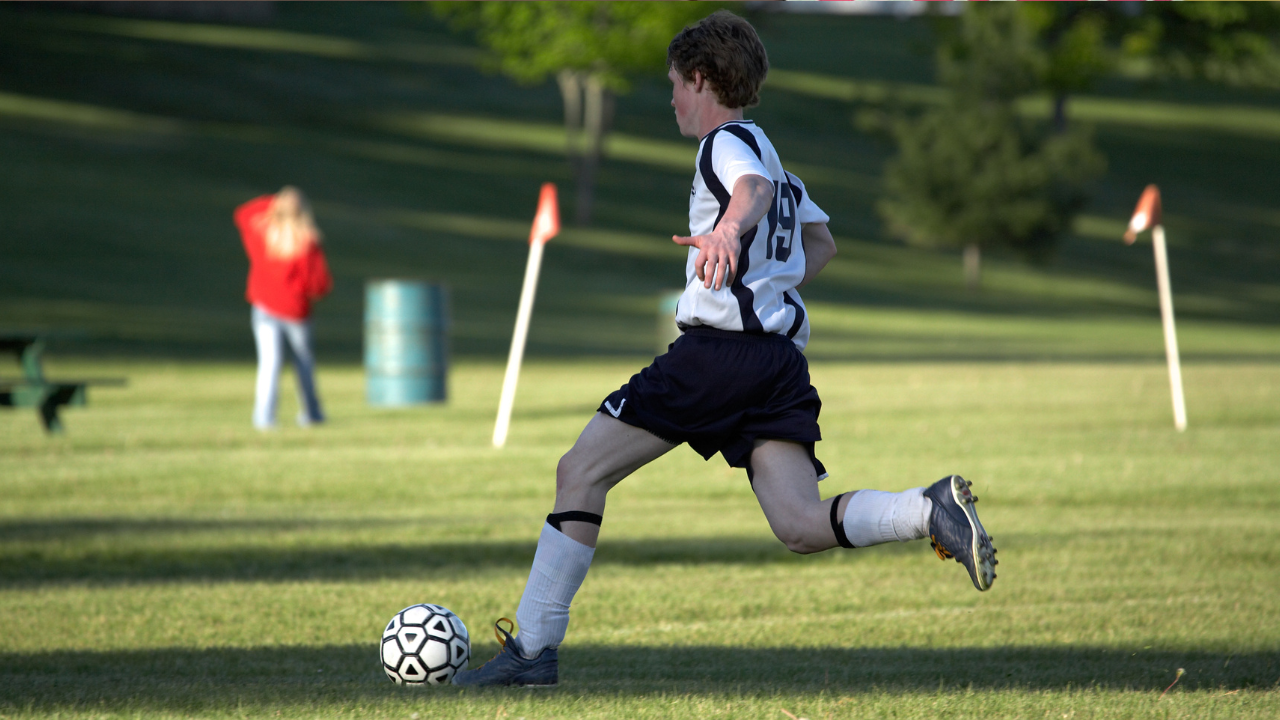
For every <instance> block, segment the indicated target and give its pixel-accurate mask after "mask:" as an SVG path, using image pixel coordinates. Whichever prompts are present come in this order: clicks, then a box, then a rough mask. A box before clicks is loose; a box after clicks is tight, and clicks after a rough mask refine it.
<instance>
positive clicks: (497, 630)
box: [493, 618, 516, 650]
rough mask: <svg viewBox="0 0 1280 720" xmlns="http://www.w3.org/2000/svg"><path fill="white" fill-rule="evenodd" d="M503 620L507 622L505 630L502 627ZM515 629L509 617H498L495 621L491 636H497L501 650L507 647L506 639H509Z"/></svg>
mask: <svg viewBox="0 0 1280 720" xmlns="http://www.w3.org/2000/svg"><path fill="white" fill-rule="evenodd" d="M503 622H505V623H506V624H507V629H506V630H503V629H502V623H503ZM515 629H516V624H515V623H514V622H512V621H511V618H498V620H497V622H495V623H494V624H493V636H494V637H496V638H498V644H499V645H501V646H502V649H503V650H506V649H507V641H508V640H510V639H511V632H512V631H513V630H515Z"/></svg>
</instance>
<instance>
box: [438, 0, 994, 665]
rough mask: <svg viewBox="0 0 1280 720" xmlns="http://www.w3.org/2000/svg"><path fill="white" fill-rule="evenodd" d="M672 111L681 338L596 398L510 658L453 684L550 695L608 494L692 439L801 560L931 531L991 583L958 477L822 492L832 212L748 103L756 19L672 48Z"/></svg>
mask: <svg viewBox="0 0 1280 720" xmlns="http://www.w3.org/2000/svg"><path fill="white" fill-rule="evenodd" d="M667 64H668V66H669V72H668V73H667V75H668V77H669V78H670V80H671V85H672V97H671V105H672V106H673V107H674V108H675V115H676V124H677V125H679V127H680V133H681V134H682V135H684V136H686V137H691V138H700V140H701V143H700V146H699V148H698V154H697V160H696V164H695V172H694V176H693V187H692V189H691V190H690V195H689V236H688V237H678V236H677V237H673V238H672V240H674V241H675V242H676V243H678V244H680V245H686V246H689V259H688V262H687V264H686V266H685V276H686V286H685V290H684V294H683V295H681V297H680V302H679V305H678V306H677V309H676V322H677V324H679V326H680V328H681V329H682V330H683V334H682V335H681V336H680V337H679V338H678V339H677V340H676V341H675V342H674V343H673V344H672V345H671V347H670V348H669V350H668V352H667V353H666V354H664V355H661V356H659V357H658V358H656V359H655V360H654V361H653V364H652V365H650V366H649V367H647V368H645V369H644V370H641V371H640V372H639V373H638V374H636V375H634V376H633V377H632V378H631V380H630V381H629V382H628V383H627V384H626V385H625V386H623V387H622V388H621V389H619V390H617V391H615V392H614V393H612V394H610V395H609V396H608V397H607V398H605V399H604V401H603V402H602V403H600V407H599V409H598V410H597V412H596V414H595V416H594V417H593V418H592V419H591V421H590V422H588V423H587V426H586V428H585V429H584V430H583V431H582V434H581V435H580V436H579V437H578V440H577V442H576V443H574V446H573V448H571V449H570V450H569V452H568V453H566V454H565V455H564V457H562V458H561V459H560V464H559V466H558V467H557V468H556V501H555V507H554V508H553V512H552V513H551V514H550V515H548V516H547V522H546V524H545V525H543V527H542V534H541V536H540V537H539V538H538V550H537V553H536V554H535V556H534V560H533V568H532V569H531V571H530V573H529V581H528V583H527V584H526V585H525V589H524V595H523V596H522V597H521V599H520V605H519V608H518V609H517V611H516V620H517V621H518V623H519V632H518V634H516V635H515V636H512V635H511V632H510V630H512V629H514V628H513V627H511V625H510V622H511V621H510V620H505V619H504V620H505V622H506V623H507V625H508V626H507V627H505V628H504V627H503V626H502V623H503V621H504V620H499V621H498V623H495V627H496V628H497V631H498V632H499V633H501V634H500V635H499V639H500V640H501V641H502V645H503V646H502V650H501V651H500V652H499V653H498V655H497V656H496V657H494V658H493V659H492V660H490V661H489V662H487V663H485V664H484V665H482V666H480V667H478V668H475V669H473V670H468V671H464V672H462V673H459V674H458V675H457V676H456V677H455V678H454V683H455V684H457V685H517V686H547V685H555V684H556V683H557V680H558V675H559V665H558V658H557V647H558V646H559V644H560V642H561V640H563V639H564V635H565V630H566V629H567V628H568V624H569V605H570V602H571V601H572V600H573V596H574V594H575V593H577V591H578V588H579V587H580V586H581V585H582V582H583V580H584V579H585V578H586V574H587V569H588V567H590V565H591V558H592V555H593V554H594V552H595V545H596V539H597V537H598V535H599V532H600V523H601V521H602V519H603V517H602V516H603V513H604V507H605V497H606V495H607V494H608V492H609V490H610V489H611V488H612V487H613V486H614V485H616V484H617V483H618V482H619V481H621V480H622V479H623V478H625V477H627V476H628V475H630V474H631V473H633V472H635V471H636V470H637V469H639V468H640V467H641V466H643V465H645V464H646V463H648V462H650V461H652V460H654V459H656V458H658V457H660V456H662V455H663V454H665V453H667V452H668V451H670V450H671V449H672V448H674V447H676V446H677V445H679V444H681V443H689V445H690V446H691V447H692V448H693V449H694V450H696V451H697V452H698V453H699V454H701V455H702V456H703V457H704V458H707V459H710V458H711V456H712V455H714V454H715V453H717V452H718V453H720V454H721V455H723V456H724V458H725V460H726V461H727V462H728V463H729V465H730V466H732V467H741V468H744V469H745V470H746V472H747V478H748V480H749V481H750V482H751V484H752V489H753V490H754V492H755V495H756V498H757V499H758V501H759V503H760V507H761V509H762V510H763V511H764V514H765V517H766V518H767V519H768V522H769V527H770V528H771V529H772V530H773V532H774V534H776V535H777V536H778V539H779V540H781V541H782V542H783V543H785V544H786V546H787V547H788V548H789V549H790V550H792V551H793V552H797V553H814V552H821V551H823V550H827V549H830V548H833V547H836V546H840V547H844V548H856V547H866V546H869V545H876V544H879V543H885V542H890V541H906V540H915V539H921V538H925V537H928V538H931V540H932V544H933V547H934V549H935V551H936V552H937V554H938V557H939V558H942V559H944V560H945V559H946V558H949V557H954V558H955V559H956V561H957V562H959V563H961V564H963V565H964V566H965V568H966V569H967V570H968V572H969V577H970V579H971V580H972V581H973V584H974V586H975V587H977V588H978V590H986V589H988V588H989V587H991V583H992V581H993V580H995V577H996V576H995V564H996V560H995V548H994V547H993V546H992V544H991V539H990V537H988V536H987V534H986V532H985V531H984V530H983V528H982V525H981V523H979V522H978V516H977V513H976V512H975V510H974V505H973V504H974V503H975V502H976V501H977V498H976V497H974V496H973V495H972V494H971V493H970V491H969V485H970V484H969V483H968V482H966V481H965V480H963V479H962V478H960V477H959V476H958V475H950V476H948V477H945V478H943V479H941V480H939V481H938V482H936V483H934V484H933V485H931V486H929V487H927V488H924V487H918V488H914V489H911V490H907V491H904V492H900V493H889V492H879V491H876V490H858V491H857V492H848V493H843V494H840V495H837V496H835V497H833V498H829V499H827V500H823V499H821V496H820V495H819V492H818V481H819V480H821V479H823V478H825V477H826V476H827V472H826V470H825V469H824V468H823V466H822V463H821V462H819V461H818V458H817V457H816V456H815V455H814V443H815V442H817V441H818V440H820V439H821V436H820V434H819V431H818V411H819V408H820V407H821V401H820V400H819V399H818V392H817V390H815V389H814V388H813V386H812V385H810V384H809V370H808V364H807V362H806V361H805V357H804V355H803V354H802V353H801V351H802V350H803V349H804V346H805V343H806V342H807V341H808V339H809V322H808V317H807V316H806V314H805V311H804V303H803V302H802V301H801V300H800V294H799V293H798V292H797V290H798V289H799V288H801V287H803V286H804V285H805V283H807V282H809V281H810V280H812V279H813V277H814V276H815V275H817V273H818V271H820V270H821V269H822V268H823V266H824V265H826V263H827V262H828V261H829V260H830V259H831V258H832V257H833V256H834V255H835V252H836V247H835V241H834V240H833V239H832V237H831V233H830V232H829V231H828V230H827V221H828V220H829V218H828V216H827V214H826V213H824V212H823V211H822V209H821V208H819V207H818V205H817V204H816V203H814V201H813V198H811V197H810V196H809V194H808V193H807V192H806V191H805V187H804V183H802V182H801V181H800V179H799V178H797V177H796V176H795V175H792V174H791V173H789V172H787V171H786V170H784V169H783V166H782V163H781V161H780V160H779V158H778V153H777V152H776V151H775V150H774V148H773V145H772V144H770V142H769V139H768V138H767V137H766V136H765V134H764V132H762V131H761V130H760V128H759V127H757V126H756V125H755V123H753V122H751V121H750V120H744V119H743V108H746V107H750V106H753V105H756V104H757V103H758V102H759V98H758V92H759V89H760V85H761V83H762V82H763V81H764V78H765V74H766V73H767V72H768V68H769V61H768V57H767V56H766V54H765V49H764V46H763V45H762V44H761V42H760V38H759V37H758V36H757V35H756V32H755V29H754V28H752V27H751V25H750V24H749V23H747V21H745V20H743V19H742V18H740V17H738V16H736V15H734V14H732V13H730V12H728V11H724V10H721V11H718V12H716V13H714V14H712V15H710V16H708V17H707V18H705V19H704V20H702V21H701V22H699V23H697V24H696V25H693V26H690V27H687V28H685V29H684V30H682V31H681V32H680V34H678V35H677V36H676V38H675V39H674V40H672V42H671V45H670V47H669V48H668V50H667Z"/></svg>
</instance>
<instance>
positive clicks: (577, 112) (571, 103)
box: [556, 70, 582, 178]
mask: <svg viewBox="0 0 1280 720" xmlns="http://www.w3.org/2000/svg"><path fill="white" fill-rule="evenodd" d="M556 82H558V83H559V84H560V96H561V98H563V99H564V142H565V156H566V157H567V158H569V168H570V170H571V171H572V172H573V176H574V178H577V177H578V173H579V167H580V165H581V162H580V159H581V157H582V76H581V75H580V74H578V73H577V72H576V71H574V70H561V71H560V72H559V73H558V74H557V75H556Z"/></svg>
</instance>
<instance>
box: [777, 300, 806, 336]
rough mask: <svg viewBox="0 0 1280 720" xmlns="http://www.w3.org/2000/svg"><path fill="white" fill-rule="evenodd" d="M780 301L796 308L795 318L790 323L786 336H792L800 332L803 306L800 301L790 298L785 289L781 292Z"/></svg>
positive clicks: (802, 325) (802, 321)
mask: <svg viewBox="0 0 1280 720" xmlns="http://www.w3.org/2000/svg"><path fill="white" fill-rule="evenodd" d="M782 302H784V303H786V304H788V305H790V306H791V307H793V308H795V309H796V320H795V322H793V323H791V329H790V330H788V331H787V338H788V339H790V338H794V337H795V336H796V333H798V332H800V328H802V327H804V308H802V307H800V303H798V302H796V301H795V300H792V299H791V296H790V295H788V294H787V292H786V291H785V290H784V291H783V292H782Z"/></svg>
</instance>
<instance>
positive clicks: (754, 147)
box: [712, 123, 764, 162]
mask: <svg viewBox="0 0 1280 720" xmlns="http://www.w3.org/2000/svg"><path fill="white" fill-rule="evenodd" d="M716 130H727V131H728V132H729V133H730V134H732V135H733V136H735V137H737V138H738V139H739V140H741V141H742V142H744V143H746V145H747V147H749V148H751V152H753V153H755V154H756V159H757V160H760V161H761V162H763V161H764V157H763V156H761V155H760V143H758V142H756V136H755V135H752V134H751V131H750V130H748V129H746V128H744V127H742V126H741V125H734V124H732V123H729V124H726V125H721V126H720V127H718V128H716ZM712 132H715V131H714V130H713V131H712Z"/></svg>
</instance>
